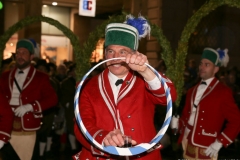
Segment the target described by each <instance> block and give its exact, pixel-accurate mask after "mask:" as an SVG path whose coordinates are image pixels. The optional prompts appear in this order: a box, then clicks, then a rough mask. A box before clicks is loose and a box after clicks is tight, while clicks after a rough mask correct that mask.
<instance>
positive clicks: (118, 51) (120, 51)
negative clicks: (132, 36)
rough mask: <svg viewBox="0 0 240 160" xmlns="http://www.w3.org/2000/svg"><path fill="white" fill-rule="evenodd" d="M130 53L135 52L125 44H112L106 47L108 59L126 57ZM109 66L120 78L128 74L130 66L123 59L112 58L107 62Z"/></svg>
mask: <svg viewBox="0 0 240 160" xmlns="http://www.w3.org/2000/svg"><path fill="white" fill-rule="evenodd" d="M128 54H133V51H132V50H131V49H130V48H128V47H125V46H120V45H110V46H108V47H107V48H106V49H105V56H106V59H110V58H117V57H126V56H127V55H128ZM107 67H108V69H109V70H110V71H111V73H113V74H114V75H116V76H117V77H118V78H122V77H124V76H125V75H127V74H128V71H129V67H128V66H127V64H126V63H125V62H124V61H123V60H112V61H108V62H107Z"/></svg>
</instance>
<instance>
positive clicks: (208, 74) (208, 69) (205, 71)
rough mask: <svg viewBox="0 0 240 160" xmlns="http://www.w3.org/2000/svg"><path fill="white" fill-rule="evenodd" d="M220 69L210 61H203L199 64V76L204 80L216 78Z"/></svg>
mask: <svg viewBox="0 0 240 160" xmlns="http://www.w3.org/2000/svg"><path fill="white" fill-rule="evenodd" d="M218 70H219V67H217V66H215V65H214V64H213V63H212V62H211V61H210V60H208V59H202V60H201V62H200V64H199V76H200V77H201V78H202V79H203V80H207V79H209V78H212V77H214V76H215V74H216V73H217V72H218Z"/></svg>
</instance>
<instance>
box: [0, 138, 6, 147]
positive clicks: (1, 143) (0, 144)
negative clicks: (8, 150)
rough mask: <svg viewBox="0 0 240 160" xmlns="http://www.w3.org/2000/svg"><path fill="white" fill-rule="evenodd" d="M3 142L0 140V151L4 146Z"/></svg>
mask: <svg viewBox="0 0 240 160" xmlns="http://www.w3.org/2000/svg"><path fill="white" fill-rule="evenodd" d="M4 144H5V142H3V141H2V140H0V149H1V148H2V147H3V146H4Z"/></svg>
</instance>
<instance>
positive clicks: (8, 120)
mask: <svg viewBox="0 0 240 160" xmlns="http://www.w3.org/2000/svg"><path fill="white" fill-rule="evenodd" d="M13 117H14V115H13V112H12V109H11V107H10V106H9V104H8V102H7V101H6V99H5V98H4V97H3V95H2V94H1V93H0V140H2V141H4V142H5V143H7V142H8V140H9V139H10V135H11V131H12V124H13Z"/></svg>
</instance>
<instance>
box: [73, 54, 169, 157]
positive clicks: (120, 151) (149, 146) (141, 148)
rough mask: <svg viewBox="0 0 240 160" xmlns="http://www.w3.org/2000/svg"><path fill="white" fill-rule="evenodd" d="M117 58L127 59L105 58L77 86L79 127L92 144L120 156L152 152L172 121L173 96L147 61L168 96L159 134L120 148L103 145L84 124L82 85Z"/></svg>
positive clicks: (75, 101) (75, 105) (76, 114)
mask: <svg viewBox="0 0 240 160" xmlns="http://www.w3.org/2000/svg"><path fill="white" fill-rule="evenodd" d="M117 59H125V58H124V57H118V58H111V59H107V60H104V61H102V62H101V63H99V64H97V65H96V66H94V67H93V68H91V69H90V70H89V71H88V72H87V73H86V74H85V75H84V77H83V78H82V80H81V82H80V83H79V85H78V87H77V90H76V92H75V97H74V113H75V117H76V121H77V124H78V126H79V128H80V129H81V131H82V133H83V134H84V136H85V137H86V138H87V139H88V140H89V141H90V142H91V143H92V144H94V145H95V146H96V147H97V148H98V149H100V150H101V151H103V152H107V153H109V154H113V155H118V156H134V155H138V154H141V153H143V152H150V151H152V150H153V149H154V148H155V147H156V146H157V145H158V143H159V142H160V140H161V138H162V137H163V135H164V134H165V132H166V131H167V128H168V126H169V124H170V122H171V117H172V98H171V94H170V89H169V88H168V86H167V84H166V82H165V81H166V79H165V78H163V77H162V76H161V75H160V74H159V73H158V72H157V71H156V70H155V69H154V68H153V67H152V66H150V65H149V64H147V63H145V65H147V67H148V68H150V69H151V70H152V71H153V72H154V74H155V75H156V76H157V77H158V78H159V80H160V81H161V84H162V86H164V90H165V95H166V98H167V111H166V117H165V120H164V123H163V125H162V127H161V129H160V130H159V131H158V133H157V135H156V136H155V137H154V138H153V139H152V140H151V141H150V142H149V143H141V144H138V145H136V146H133V147H130V148H120V147H115V146H103V145H102V144H99V143H98V142H97V141H95V140H94V139H93V137H92V136H91V135H90V134H89V132H88V131H87V129H86V127H85V126H84V124H83V121H82V119H81V116H80V111H79V95H80V91H81V88H82V85H83V83H84V81H85V80H86V78H87V77H88V75H89V74H90V73H91V72H92V71H93V70H94V69H95V68H97V67H98V66H100V65H101V64H103V63H106V62H108V61H111V60H117Z"/></svg>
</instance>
